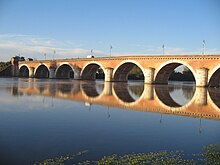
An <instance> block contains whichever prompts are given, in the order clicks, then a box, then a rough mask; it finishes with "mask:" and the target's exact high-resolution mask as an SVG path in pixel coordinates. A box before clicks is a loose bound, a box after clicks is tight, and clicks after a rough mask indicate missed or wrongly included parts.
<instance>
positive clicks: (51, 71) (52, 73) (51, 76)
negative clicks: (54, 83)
mask: <svg viewBox="0 0 220 165" xmlns="http://www.w3.org/2000/svg"><path fill="white" fill-rule="evenodd" d="M55 70H56V69H55V68H52V67H51V68H50V70H49V78H55Z"/></svg>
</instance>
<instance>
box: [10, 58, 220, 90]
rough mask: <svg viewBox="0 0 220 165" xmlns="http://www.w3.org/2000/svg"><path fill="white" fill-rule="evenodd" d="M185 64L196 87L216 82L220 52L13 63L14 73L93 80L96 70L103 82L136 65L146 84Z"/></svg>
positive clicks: (159, 80) (164, 80)
mask: <svg viewBox="0 0 220 165" xmlns="http://www.w3.org/2000/svg"><path fill="white" fill-rule="evenodd" d="M180 65H185V66H186V67H188V68H189V69H190V70H191V72H192V73H193V75H194V78H195V81H196V86H217V85H219V84H220V78H219V77H220V55H194V56H192V55H190V56H189V55H184V56H118V57H102V58H101V57H99V58H77V59H59V60H36V61H22V62H19V63H18V66H14V69H13V73H14V76H21V77H36V78H70V77H72V78H74V79H89V80H94V79H95V74H96V72H97V70H98V69H100V68H101V69H102V70H103V72H104V74H105V79H104V80H105V81H127V76H128V73H129V71H130V70H131V69H132V68H133V66H138V67H139V68H140V69H141V71H142V72H143V75H144V82H145V83H147V84H154V83H155V84H166V83H168V79H169V76H170V74H171V73H172V71H173V70H174V69H175V68H176V67H178V66H180Z"/></svg>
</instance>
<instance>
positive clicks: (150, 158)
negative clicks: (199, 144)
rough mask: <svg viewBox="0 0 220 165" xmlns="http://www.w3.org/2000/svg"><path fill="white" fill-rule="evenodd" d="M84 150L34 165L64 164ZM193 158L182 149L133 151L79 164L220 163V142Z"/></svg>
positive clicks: (164, 164) (166, 164)
mask: <svg viewBox="0 0 220 165" xmlns="http://www.w3.org/2000/svg"><path fill="white" fill-rule="evenodd" d="M87 152H88V150H84V151H81V152H78V153H76V154H73V155H71V156H69V155H66V156H60V157H55V158H53V159H46V160H44V161H42V162H35V163H34V165H64V164H65V162H66V161H70V160H73V159H74V158H76V157H77V156H82V155H83V154H85V153H87ZM192 156H193V159H191V160H188V159H185V158H184V153H183V152H180V151H159V152H149V153H131V154H125V155H121V156H120V155H116V154H113V155H110V156H104V157H102V158H101V159H100V160H96V161H93V160H86V161H84V162H81V163H78V165H121V164H126V165H139V164H140V165H148V164H150V165H151V164H156V165H197V164H198V165H199V164H205V165H220V144H215V145H214V144H211V145H209V146H206V147H204V148H203V150H202V153H199V154H193V155H192Z"/></svg>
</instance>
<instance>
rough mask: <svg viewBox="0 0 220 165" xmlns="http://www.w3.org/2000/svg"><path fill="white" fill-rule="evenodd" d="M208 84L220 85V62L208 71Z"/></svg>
mask: <svg viewBox="0 0 220 165" xmlns="http://www.w3.org/2000/svg"><path fill="white" fill-rule="evenodd" d="M208 85H209V86H219V85H220V64H219V65H217V66H216V67H215V68H214V69H213V70H212V72H211V73H210V76H209V79H208Z"/></svg>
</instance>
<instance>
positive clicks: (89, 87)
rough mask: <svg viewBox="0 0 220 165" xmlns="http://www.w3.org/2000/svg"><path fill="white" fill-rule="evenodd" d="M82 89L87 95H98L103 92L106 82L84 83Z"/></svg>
mask: <svg viewBox="0 0 220 165" xmlns="http://www.w3.org/2000/svg"><path fill="white" fill-rule="evenodd" d="M81 89H82V91H83V92H84V93H85V94H86V96H87V97H98V96H99V95H101V93H102V92H103V89H104V84H97V83H94V82H93V83H83V84H82V85H81Z"/></svg>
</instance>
